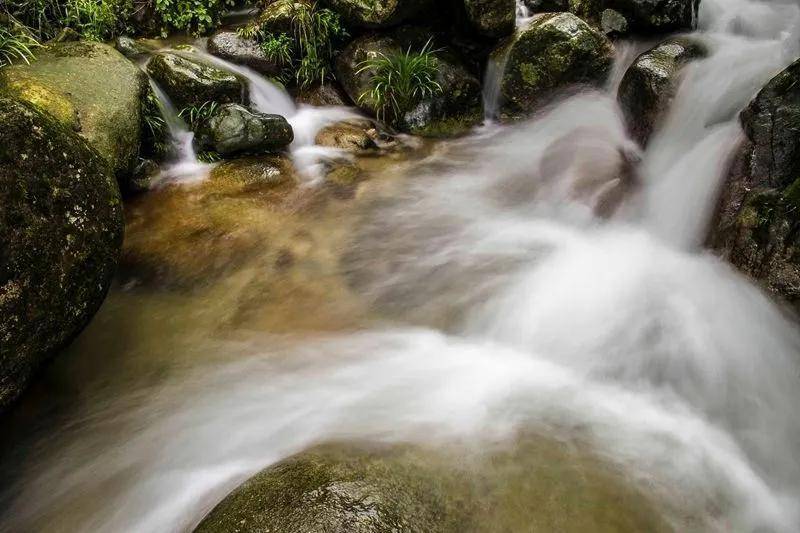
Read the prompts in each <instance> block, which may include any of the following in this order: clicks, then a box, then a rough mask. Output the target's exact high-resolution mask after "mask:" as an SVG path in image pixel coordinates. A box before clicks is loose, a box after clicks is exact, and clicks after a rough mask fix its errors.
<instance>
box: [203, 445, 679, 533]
mask: <svg viewBox="0 0 800 533" xmlns="http://www.w3.org/2000/svg"><path fill="white" fill-rule="evenodd" d="M573 450H574V448H573V449H572V450H571V449H570V447H568V446H563V445H560V444H559V443H556V442H553V441H548V440H546V439H537V440H528V441H526V442H524V443H520V444H517V445H515V446H513V447H509V448H507V449H506V448H498V449H492V450H486V452H485V454H484V455H483V456H481V457H475V456H472V455H469V453H468V452H463V454H457V453H452V454H451V453H445V452H442V451H433V450H429V449H426V448H420V447H415V446H410V445H395V446H391V445H378V444H375V445H369V444H350V443H338V444H328V445H323V446H318V447H316V448H313V449H311V450H308V451H306V452H303V453H301V454H298V455H295V456H294V457H290V458H288V459H286V460H284V461H282V462H280V463H278V464H276V465H274V466H272V467H269V468H267V469H266V470H264V471H262V472H261V473H259V474H257V475H255V476H254V477H252V478H251V479H250V480H248V481H247V482H245V483H244V484H243V485H242V486H240V487H239V488H238V489H236V490H234V491H233V492H232V493H231V494H230V495H228V496H227V497H226V498H225V499H224V500H223V501H222V502H221V503H220V504H218V505H217V506H216V507H215V508H214V509H213V510H212V511H211V512H210V513H209V514H208V515H207V516H206V517H205V519H204V520H203V521H202V522H201V523H200V525H199V526H198V527H197V528H196V529H195V533H221V532H226V533H227V532H234V531H247V532H251V533H256V532H259V533H261V532H264V533H266V532H273V531H286V532H289V531H291V532H297V533H300V532H308V533H311V532H321V531H331V532H333V531H337V532H338V531H342V532H344V531H347V532H348V533H376V532H388V531H408V532H419V533H422V532H424V533H463V532H467V531H480V532H485V533H500V532H506V531H559V532H562V533H570V532H575V533H577V532H585V531H593V532H598V533H602V532H617V533H622V532H628V531H630V532H634V531H635V532H638V531H651V532H659V531H668V530H669V528H668V527H667V526H666V524H665V523H664V522H663V520H662V519H661V518H660V517H659V516H658V514H657V513H656V512H655V511H654V509H653V506H652V505H651V504H650V502H648V500H647V499H646V498H645V497H643V496H642V495H641V494H640V493H638V492H637V491H636V490H634V489H632V488H631V487H630V486H628V485H627V484H626V482H625V480H624V478H623V477H622V476H621V475H620V474H619V473H616V472H614V470H613V469H612V468H609V467H608V466H607V465H604V464H603V463H602V461H601V460H599V459H596V458H593V457H591V456H590V455H588V454H585V453H580V452H575V451H573Z"/></svg>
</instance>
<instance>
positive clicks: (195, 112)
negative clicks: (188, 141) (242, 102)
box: [178, 102, 219, 131]
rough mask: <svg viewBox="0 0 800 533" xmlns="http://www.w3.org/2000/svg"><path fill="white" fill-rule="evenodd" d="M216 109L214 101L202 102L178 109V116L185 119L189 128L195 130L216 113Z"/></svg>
mask: <svg viewBox="0 0 800 533" xmlns="http://www.w3.org/2000/svg"><path fill="white" fill-rule="evenodd" d="M218 110H219V108H218V106H217V103H216V102H203V103H202V104H201V105H199V106H189V107H184V108H183V109H181V110H180V112H179V113H178V116H179V117H181V118H182V119H183V120H184V121H186V124H187V125H188V126H189V129H190V130H192V131H195V130H197V128H199V127H200V126H201V125H202V124H203V123H204V122H205V121H206V120H208V119H210V118H211V117H213V116H214V115H216V114H217V111H218Z"/></svg>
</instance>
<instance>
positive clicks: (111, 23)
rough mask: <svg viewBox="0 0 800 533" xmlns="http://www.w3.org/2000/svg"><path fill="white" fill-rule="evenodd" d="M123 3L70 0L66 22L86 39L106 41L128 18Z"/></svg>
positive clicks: (114, 34) (99, 0) (115, 33)
mask: <svg viewBox="0 0 800 533" xmlns="http://www.w3.org/2000/svg"><path fill="white" fill-rule="evenodd" d="M122 4H123V2H117V1H115V0H68V1H67V3H66V11H67V12H66V17H65V18H64V23H65V25H66V26H68V27H70V28H72V29H73V30H75V31H76V32H78V33H79V34H80V35H81V36H82V37H83V38H85V39H88V40H90V41H105V40H107V39H111V38H113V37H115V36H116V35H117V34H118V32H119V29H120V26H123V25H124V22H123V21H124V20H125V19H127V17H126V16H125V11H126V10H125V7H124V6H123V5H122ZM129 5H132V4H130V3H129Z"/></svg>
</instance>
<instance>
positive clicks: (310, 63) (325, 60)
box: [239, 3, 347, 87]
mask: <svg viewBox="0 0 800 533" xmlns="http://www.w3.org/2000/svg"><path fill="white" fill-rule="evenodd" d="M291 27H292V29H291V32H292V33H291V35H289V34H285V33H279V34H274V33H271V32H269V31H268V30H266V29H265V28H262V27H260V26H258V25H257V24H256V25H250V26H247V27H245V28H242V29H240V30H239V35H241V36H242V37H246V38H252V39H256V40H257V41H259V42H260V43H261V47H262V49H263V50H264V52H265V54H266V55H267V56H268V57H269V58H270V59H271V60H273V61H275V62H276V63H278V64H283V65H285V69H284V74H283V76H282V78H283V81H288V79H287V78H289V77H290V76H291V75H292V73H293V74H294V78H295V81H296V83H297V85H299V86H300V87H308V86H310V85H313V84H315V83H321V82H323V81H325V80H326V79H331V78H333V69H332V67H331V62H332V59H333V50H334V46H336V44H338V43H339V42H341V41H342V40H344V38H345V37H347V31H346V30H345V28H344V26H343V25H342V22H341V19H340V18H339V15H338V14H337V13H334V12H333V11H331V10H330V9H325V8H322V9H321V8H319V7H318V6H317V4H316V3H312V4H306V3H298V4H296V5H295V11H294V12H293V14H292V21H291Z"/></svg>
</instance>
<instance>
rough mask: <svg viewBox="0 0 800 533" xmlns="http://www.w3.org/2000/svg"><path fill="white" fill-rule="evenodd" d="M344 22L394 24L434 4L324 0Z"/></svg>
mask: <svg viewBox="0 0 800 533" xmlns="http://www.w3.org/2000/svg"><path fill="white" fill-rule="evenodd" d="M325 2H326V3H327V4H328V6H330V8H331V9H333V10H334V11H336V12H337V13H339V14H340V15H341V16H342V18H343V19H344V20H345V22H346V23H347V24H349V25H351V26H356V27H359V28H386V27H389V26H396V25H397V24H400V23H401V22H404V21H406V20H408V19H410V18H411V17H413V16H415V15H417V14H419V13H421V12H422V11H423V10H424V9H426V8H428V7H431V6H435V5H436V4H435V3H434V2H433V0H325Z"/></svg>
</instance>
